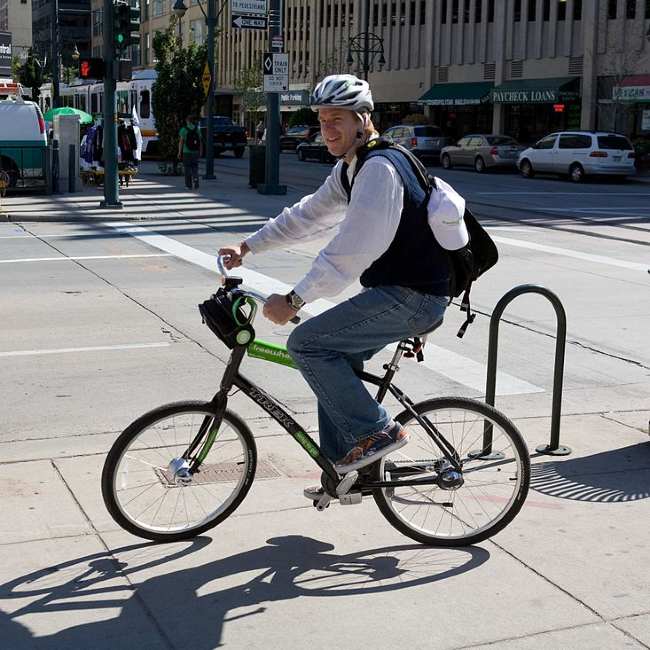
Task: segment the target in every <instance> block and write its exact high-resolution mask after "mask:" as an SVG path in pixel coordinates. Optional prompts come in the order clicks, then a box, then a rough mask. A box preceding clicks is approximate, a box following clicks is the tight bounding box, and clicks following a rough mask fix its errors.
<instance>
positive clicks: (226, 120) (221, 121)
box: [214, 115, 233, 126]
mask: <svg viewBox="0 0 650 650" xmlns="http://www.w3.org/2000/svg"><path fill="white" fill-rule="evenodd" d="M214 123H215V124H221V125H222V126H231V125H232V123H233V122H232V120H231V119H230V118H229V117H221V116H219V115H216V116H215V117H214Z"/></svg>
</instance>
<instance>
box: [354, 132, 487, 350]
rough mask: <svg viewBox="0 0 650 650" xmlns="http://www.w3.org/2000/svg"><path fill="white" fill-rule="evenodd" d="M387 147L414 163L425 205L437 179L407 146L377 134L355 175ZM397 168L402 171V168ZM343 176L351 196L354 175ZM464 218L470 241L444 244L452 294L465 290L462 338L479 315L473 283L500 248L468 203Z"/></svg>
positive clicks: (359, 154) (365, 149) (364, 151)
mask: <svg viewBox="0 0 650 650" xmlns="http://www.w3.org/2000/svg"><path fill="white" fill-rule="evenodd" d="M386 149H393V150H396V151H399V152H400V153H402V154H403V155H404V156H405V157H406V159H407V161H408V162H409V165H410V167H411V171H412V172H413V173H414V175H415V177H416V178H417V181H418V183H419V184H420V186H421V187H422V189H423V190H424V191H425V194H426V198H425V200H424V202H423V205H427V204H428V203H429V199H430V197H431V194H432V193H433V192H436V191H437V186H436V179H435V178H434V177H433V176H431V175H430V174H429V173H428V171H427V169H426V167H425V166H424V165H423V164H422V163H421V162H420V161H419V160H418V159H417V158H416V157H415V156H414V155H413V154H412V153H411V152H410V151H409V150H408V149H405V148H404V147H402V146H400V145H398V144H396V143H394V142H392V141H391V140H388V139H385V138H378V139H375V140H371V141H370V142H368V144H366V145H365V146H364V147H362V148H361V149H360V150H359V151H358V152H357V159H358V162H357V166H356V168H355V170H354V176H356V175H357V174H358V173H359V171H360V169H361V167H362V166H363V163H364V162H365V161H366V160H367V158H368V155H369V154H371V153H372V154H373V155H381V151H382V150H386ZM397 171H398V172H400V170H399V169H398V170H397ZM400 174H401V172H400ZM342 180H343V186H344V188H345V190H346V192H347V193H348V197H349V196H350V193H351V191H352V184H354V178H353V179H352V183H351V184H350V183H348V179H347V175H346V174H345V170H344V171H343V175H342ZM402 181H403V182H404V187H405V189H406V187H407V185H408V183H407V181H406V179H402ZM463 219H464V221H465V226H466V228H467V232H468V234H469V242H468V244H467V245H466V246H464V247H463V248H460V249H458V250H455V251H450V250H446V249H444V248H442V246H441V249H442V250H443V251H444V252H445V254H446V256H447V261H448V263H449V292H450V296H453V297H456V298H457V297H459V296H460V295H461V294H462V296H463V297H462V299H461V304H460V309H461V311H464V312H466V313H467V318H466V320H465V322H464V323H463V324H462V326H461V327H460V329H459V330H458V337H459V338H462V337H463V335H464V334H465V331H466V330H467V328H468V326H469V325H471V323H473V322H474V318H475V317H476V314H472V310H471V305H470V300H469V294H470V291H471V289H472V283H473V282H475V281H476V280H477V279H478V278H479V277H480V276H481V275H483V273H485V271H487V270H488V269H489V268H491V267H493V266H494V265H495V264H496V263H497V261H498V259H499V252H498V250H497V247H496V244H495V243H494V241H493V240H492V238H491V237H490V235H488V233H487V232H486V230H485V229H484V228H483V226H481V224H480V223H479V222H478V221H477V220H476V217H474V215H473V214H472V213H471V212H470V210H469V209H468V208H467V207H466V208H465V214H464V215H463ZM450 302H451V299H450Z"/></svg>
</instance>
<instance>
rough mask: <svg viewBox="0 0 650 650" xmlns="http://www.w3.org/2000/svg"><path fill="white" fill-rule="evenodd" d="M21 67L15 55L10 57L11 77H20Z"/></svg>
mask: <svg viewBox="0 0 650 650" xmlns="http://www.w3.org/2000/svg"><path fill="white" fill-rule="evenodd" d="M21 68H22V63H21V62H20V59H19V58H18V57H17V56H12V57H11V78H12V79H14V80H16V79H19V78H20V69H21Z"/></svg>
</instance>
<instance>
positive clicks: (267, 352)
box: [183, 339, 461, 488]
mask: <svg viewBox="0 0 650 650" xmlns="http://www.w3.org/2000/svg"><path fill="white" fill-rule="evenodd" d="M408 350H409V346H408V344H407V343H406V342H404V341H401V342H400V343H398V345H397V350H396V351H395V354H394V355H393V358H392V360H391V362H390V363H388V364H386V365H384V369H385V370H386V374H385V375H384V376H383V377H380V376H377V375H373V374H371V373H368V372H365V371H362V370H361V371H356V374H357V376H358V377H359V378H360V379H361V380H362V381H364V382H366V383H369V384H373V385H374V386H377V387H378V391H377V397H376V399H377V401H378V402H381V401H382V400H383V399H384V397H385V396H386V393H388V392H390V393H391V394H392V395H393V396H394V397H395V398H396V399H397V400H398V401H399V402H400V403H401V404H402V406H403V407H404V408H405V409H406V410H407V411H409V412H410V413H411V414H412V415H413V417H415V418H416V420H417V421H418V423H419V424H420V425H421V426H422V427H423V428H424V429H425V431H427V433H428V434H429V436H430V437H431V438H432V440H433V441H434V442H435V443H436V444H437V445H438V447H439V448H440V451H441V452H442V454H443V455H444V457H445V458H446V459H447V461H449V463H450V465H451V467H453V468H454V469H457V470H459V469H461V464H460V459H459V458H458V455H457V453H456V451H455V450H454V448H453V446H452V445H450V444H449V442H448V441H447V440H446V439H445V437H444V436H443V435H442V434H441V433H440V431H438V429H437V428H436V427H435V426H434V425H433V424H432V423H431V422H430V421H429V420H428V419H427V418H426V417H422V416H420V415H419V414H418V413H416V411H415V410H414V408H413V407H414V402H413V401H412V400H411V399H410V398H409V396H408V395H406V393H404V392H403V391H401V390H400V389H399V388H397V386H394V385H393V383H392V380H393V377H394V375H395V373H396V372H397V370H398V369H399V361H400V359H401V357H402V355H403V354H404V352H406V351H408ZM246 352H248V354H249V356H252V357H254V358H259V359H264V360H266V361H271V362H273V363H279V364H281V365H285V366H289V367H292V368H296V366H295V364H294V363H293V360H292V359H291V357H290V356H289V354H288V353H287V351H286V348H285V347H284V346H279V345H275V344H273V343H267V342H265V341H262V340H260V339H255V340H254V341H252V342H251V343H250V344H249V345H248V346H237V347H235V348H234V349H233V351H232V353H231V355H230V358H229V360H228V363H227V365H226V370H225V372H224V375H223V377H222V379H221V386H220V390H219V392H218V393H217V394H216V395H215V396H214V397H213V398H212V400H211V402H212V404H213V405H214V406H215V409H216V414H217V415H216V417H215V418H205V420H204V421H203V423H202V424H201V427H200V428H199V431H198V433H197V435H196V436H195V438H194V440H193V441H192V443H191V444H190V446H189V448H188V449H187V451H186V452H185V454H183V456H184V457H185V458H187V459H188V460H189V459H190V457H191V455H192V454H193V453H194V451H195V450H196V449H197V447H198V446H199V445H200V444H203V447H202V448H201V449H200V450H199V453H198V454H197V456H196V458H195V460H194V461H193V462H192V465H191V469H190V471H192V472H196V471H198V469H199V467H200V464H201V463H202V462H203V459H204V458H205V457H206V456H207V454H208V452H209V450H210V448H211V446H212V444H213V443H214V440H215V439H216V437H217V435H218V433H217V430H218V425H220V424H221V420H222V418H223V414H224V412H225V410H226V407H227V403H228V394H229V392H230V391H231V389H232V388H233V387H235V388H238V389H239V390H240V391H241V392H242V393H244V394H245V395H246V396H247V397H248V398H249V399H251V400H252V401H253V402H255V403H256V404H257V405H258V406H259V407H261V408H262V409H263V410H264V411H266V412H267V413H268V414H269V415H270V416H271V417H272V418H273V419H274V420H275V421H276V422H277V423H278V424H280V425H281V426H282V428H283V429H284V430H285V431H287V433H289V435H291V437H292V438H293V439H294V440H295V441H296V442H297V443H298V444H299V445H300V446H301V447H302V448H303V449H304V450H305V451H306V452H307V453H308V454H309V456H310V457H311V458H312V459H313V460H314V462H316V464H317V465H318V466H319V467H320V468H321V469H322V470H323V472H325V474H327V476H328V477H329V478H330V479H331V480H332V482H333V484H334V485H336V484H338V482H339V481H340V480H341V477H340V476H339V474H338V473H337V472H336V470H335V469H334V465H333V463H332V462H331V461H330V460H329V459H328V458H327V457H326V456H324V455H323V453H322V452H321V450H320V447H319V446H318V444H317V443H316V442H315V441H314V440H313V438H312V437H311V436H310V435H309V434H308V433H306V432H305V431H304V428H303V427H302V426H301V425H300V424H299V423H298V422H296V420H294V419H293V418H292V417H291V415H290V414H289V413H287V412H286V411H285V410H284V409H283V408H282V406H281V405H280V404H279V403H278V402H277V401H276V400H275V399H274V398H273V397H272V396H271V395H269V394H268V393H267V392H266V391H265V390H263V389H262V388H260V387H259V386H257V385H255V384H254V383H253V382H251V381H250V380H248V379H247V378H246V377H244V376H243V375H242V374H241V373H240V372H239V367H240V365H241V363H242V361H243V358H244V355H245V354H246ZM215 424H216V425H217V426H216V427H215V426H214V425H215ZM206 432H207V434H208V437H207V439H206V440H203V438H204V436H205V435H206ZM403 473H404V474H405V475H409V474H412V473H413V471H412V468H411V470H409V468H404V470H403ZM436 483H437V478H436V476H435V475H434V476H431V477H429V478H422V479H415V478H414V479H408V478H407V479H403V480H400V481H372V480H368V479H367V478H365V477H363V476H362V475H360V477H359V480H358V481H357V486H359V487H365V488H384V487H397V486H400V487H403V486H409V485H427V484H436Z"/></svg>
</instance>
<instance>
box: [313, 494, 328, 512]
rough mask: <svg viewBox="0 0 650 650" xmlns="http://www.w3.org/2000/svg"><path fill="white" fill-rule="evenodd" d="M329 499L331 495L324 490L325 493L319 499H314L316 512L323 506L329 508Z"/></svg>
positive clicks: (321, 509) (323, 508)
mask: <svg viewBox="0 0 650 650" xmlns="http://www.w3.org/2000/svg"><path fill="white" fill-rule="evenodd" d="M331 500H332V497H331V496H330V495H329V494H327V492H325V494H323V496H322V497H321V498H320V499H318V501H314V505H315V506H316V510H318V512H323V510H325V508H329V506H330V501H331Z"/></svg>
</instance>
